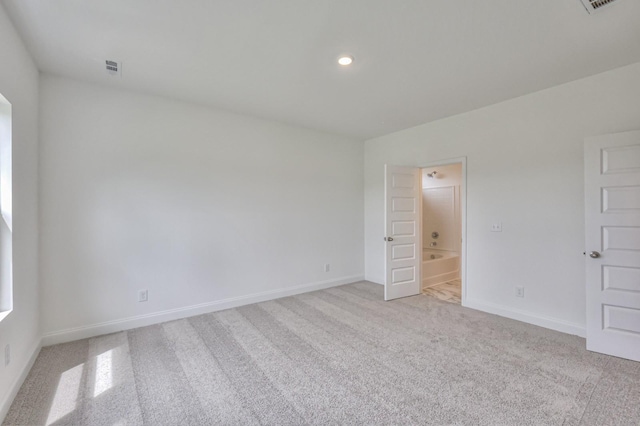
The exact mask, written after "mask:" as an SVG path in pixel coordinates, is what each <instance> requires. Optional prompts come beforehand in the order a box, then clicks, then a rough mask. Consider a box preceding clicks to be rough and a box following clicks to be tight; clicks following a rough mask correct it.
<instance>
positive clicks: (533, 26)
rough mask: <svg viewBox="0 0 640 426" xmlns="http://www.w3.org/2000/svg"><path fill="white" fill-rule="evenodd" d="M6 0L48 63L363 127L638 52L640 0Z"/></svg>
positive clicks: (155, 89)
mask: <svg viewBox="0 0 640 426" xmlns="http://www.w3.org/2000/svg"><path fill="white" fill-rule="evenodd" d="M1 1H2V3H3V4H4V6H5V7H6V9H7V11H8V12H9V14H10V16H11V17H12V19H13V21H14V22H15V25H16V26H17V27H18V30H19V32H20V33H21V34H22V36H23V38H24V39H25V41H26V43H27V45H28V47H29V49H30V50H31V51H32V53H33V55H34V57H35V59H36V62H37V64H38V66H39V67H40V69H41V70H43V71H45V72H50V73H55V74H59V75H64V76H69V77H72V78H77V79H81V80H86V81H92V82H97V83H101V84H106V85H110V86H117V87H122V88H127V89H133V90H138V91H143V92H147V93H153V94H159V95H163V96H168V97H171V98H178V99H183V100H187V101H195V102H198V103H203V104H207V105H211V106H214V107H218V108H223V109H226V110H230V111H234V112H239V113H243V114H249V115H254V116H258V117H264V118H269V119H274V120H278V121H282V122H286V123H291V124H296V125H301V126H305V127H310V128H314V129H319V130H324V131H329V132H334V133H339V134H345V135H350V136H354V137H357V138H360V139H366V138H370V137H373V136H379V135H382V134H386V133H391V132H394V131H397V130H400V129H404V128H407V127H411V126H415V125H418V124H421V123H425V122H429V121H433V120H436V119H439V118H442V117H446V116H450V115H453V114H457V113H461V112H464V111H469V110H472V109H475V108H478V107H481V106H485V105H489V104H492V103H496V102H499V101H502V100H506V99H509V98H513V97H516V96H519V95H523V94H526V93H530V92H533V91H536V90H540V89H544V88H547V87H551V86H554V85H557V84H560V83H564V82H568V81H571V80H575V79H578V78H581V77H586V76H589V75H592V74H596V73H598V72H602V71H605V70H609V69H613V68H616V67H619V66H623V65H627V64H630V63H633V62H638V61H640V1H638V0H618V1H616V2H615V3H613V4H612V5H611V6H609V7H606V8H604V9H603V10H601V11H600V12H598V13H595V14H593V15H589V14H587V12H586V11H585V9H584V7H583V6H582V4H581V3H580V0H546V1H545V0H543V1H540V0H530V1H525V0H486V1H475V0H458V1H455V0H315V1H313V0H224V1H222V0H217V1H215V0H182V1H176V0H102V1H98V0H1ZM345 52H348V53H351V54H352V55H353V56H354V57H355V62H354V64H353V65H352V66H351V67H350V68H344V67H340V66H339V65H337V63H336V59H337V57H338V55H339V54H341V53H345ZM105 59H114V60H118V61H122V62H123V74H122V78H121V79H115V78H113V77H110V76H108V75H107V74H106V72H105V71H104V60H105Z"/></svg>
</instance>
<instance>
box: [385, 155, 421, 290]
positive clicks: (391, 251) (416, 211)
mask: <svg viewBox="0 0 640 426" xmlns="http://www.w3.org/2000/svg"><path fill="white" fill-rule="evenodd" d="M384 171H385V173H384V181H385V183H384V188H385V237H384V240H385V244H386V248H385V284H384V300H392V299H397V298H400V297H406V296H414V295H416V294H420V286H421V281H422V280H421V277H422V274H421V270H420V266H421V262H422V246H421V235H420V218H421V208H422V205H421V204H422V203H421V202H420V197H421V181H420V169H418V168H416V167H399V166H389V165H385V166H384Z"/></svg>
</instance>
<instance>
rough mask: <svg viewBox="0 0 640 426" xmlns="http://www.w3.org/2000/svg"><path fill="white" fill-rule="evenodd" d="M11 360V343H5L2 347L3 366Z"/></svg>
mask: <svg viewBox="0 0 640 426" xmlns="http://www.w3.org/2000/svg"><path fill="white" fill-rule="evenodd" d="M10 362H11V345H9V344H8V343H7V346H5V347H4V366H5V367H6V366H7V365H9V363H10Z"/></svg>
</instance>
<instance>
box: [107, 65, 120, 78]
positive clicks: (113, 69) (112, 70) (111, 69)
mask: <svg viewBox="0 0 640 426" xmlns="http://www.w3.org/2000/svg"><path fill="white" fill-rule="evenodd" d="M105 65H106V69H107V74H109V75H113V76H118V77H120V76H122V64H121V63H119V62H116V61H105Z"/></svg>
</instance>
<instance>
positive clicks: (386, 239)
mask: <svg viewBox="0 0 640 426" xmlns="http://www.w3.org/2000/svg"><path fill="white" fill-rule="evenodd" d="M384 240H385V241H393V237H384Z"/></svg>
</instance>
